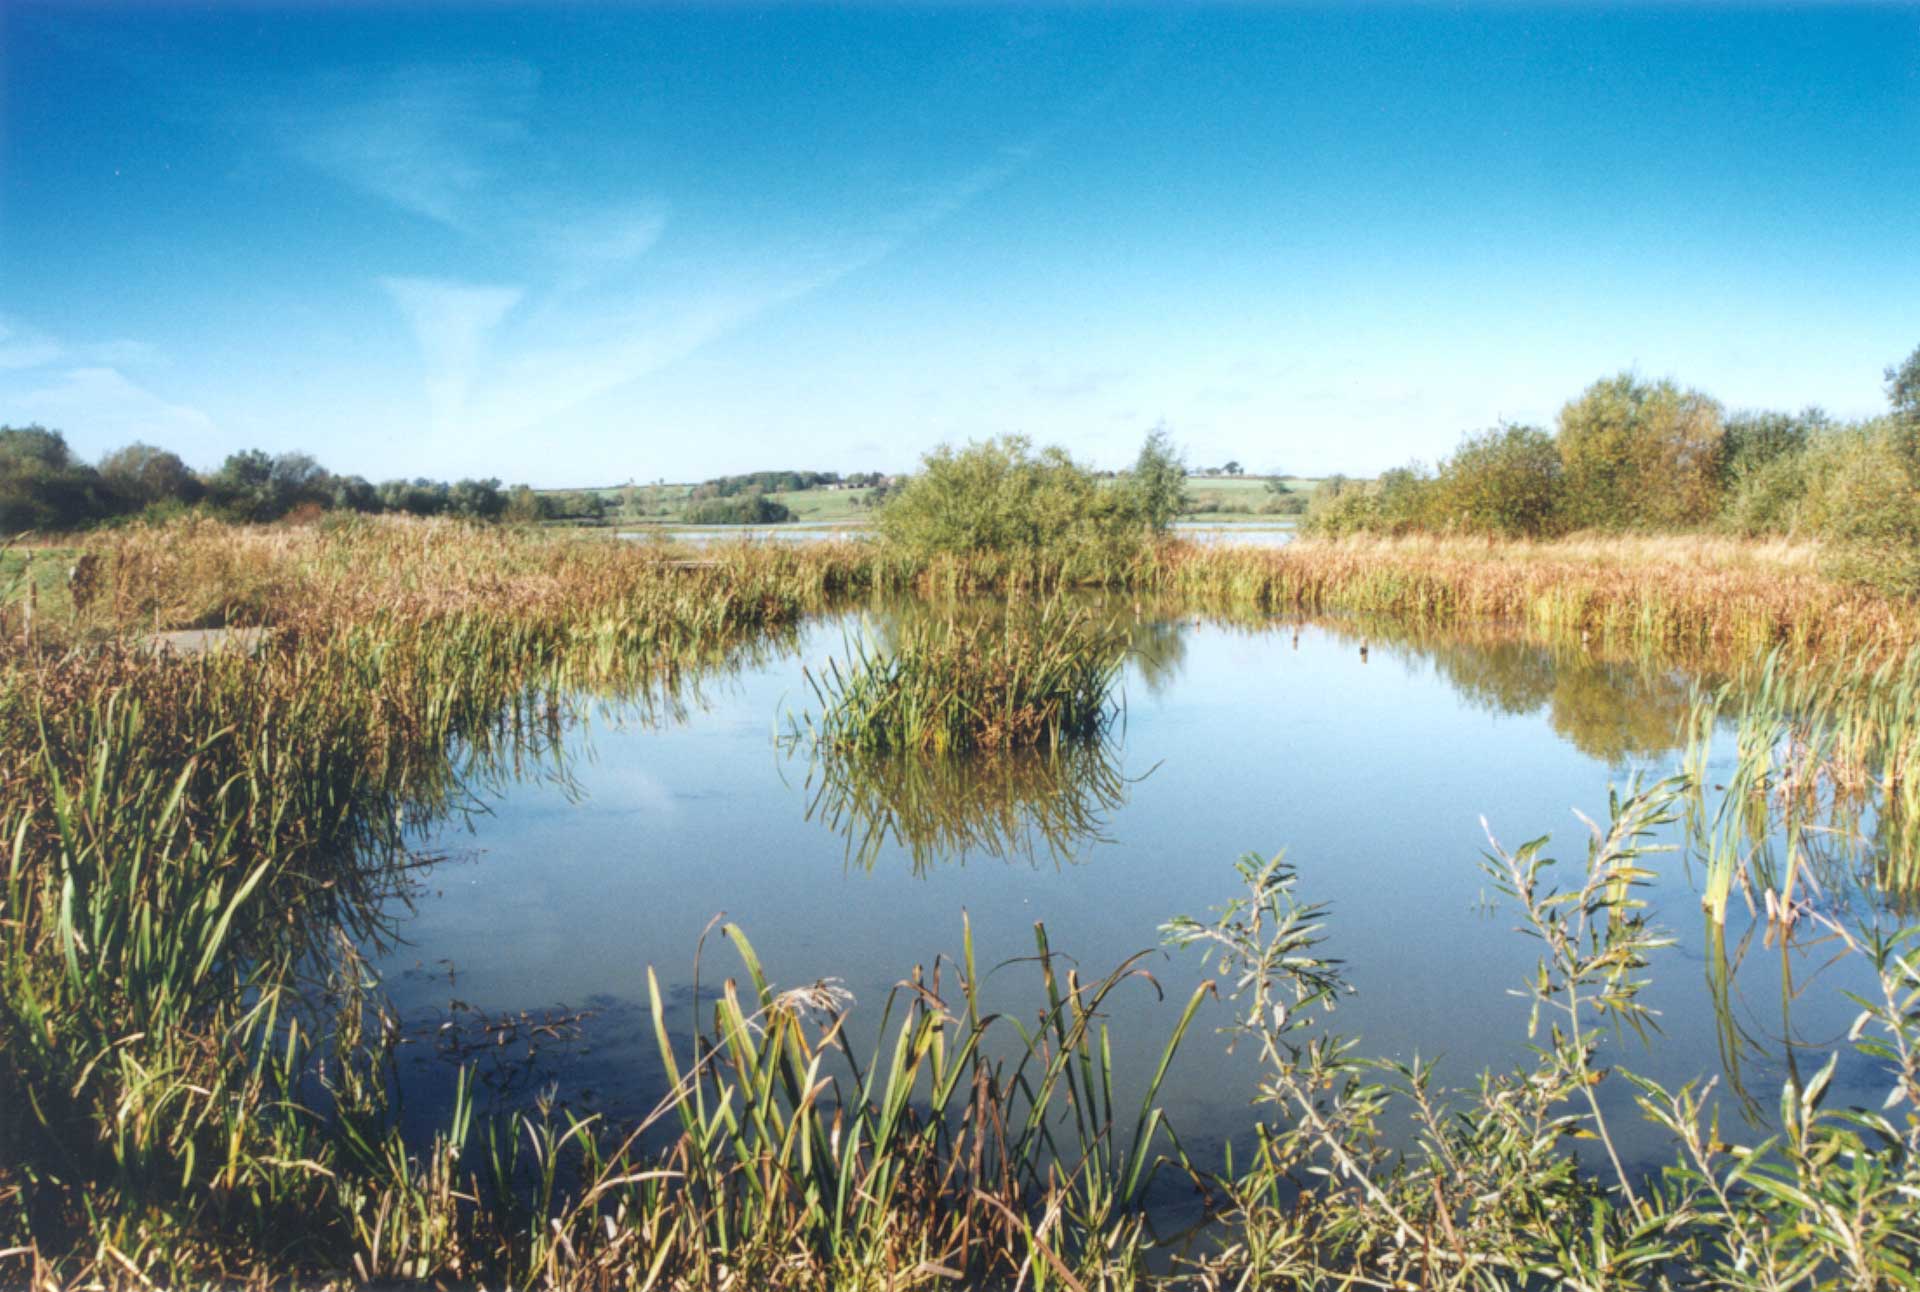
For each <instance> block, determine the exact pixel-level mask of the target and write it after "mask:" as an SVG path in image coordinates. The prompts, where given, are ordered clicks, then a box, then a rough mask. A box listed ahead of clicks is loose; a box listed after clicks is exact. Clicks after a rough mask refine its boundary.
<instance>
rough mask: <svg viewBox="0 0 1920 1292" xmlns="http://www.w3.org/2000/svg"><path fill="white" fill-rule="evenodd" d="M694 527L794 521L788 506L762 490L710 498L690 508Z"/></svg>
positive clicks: (689, 520)
mask: <svg viewBox="0 0 1920 1292" xmlns="http://www.w3.org/2000/svg"><path fill="white" fill-rule="evenodd" d="M686 515H687V523H688V524H690V525H777V524H781V523H783V522H785V521H789V520H792V519H793V512H792V511H791V510H790V509H789V508H788V507H787V505H786V504H785V503H782V502H776V501H775V500H774V499H772V498H769V497H767V496H766V495H765V494H763V493H761V492H760V491H759V490H758V489H749V490H747V491H746V492H745V493H738V494H733V495H731V496H729V497H725V498H708V499H706V500H705V501H703V502H698V503H695V504H694V505H693V506H692V507H689V508H688V509H687V514H686Z"/></svg>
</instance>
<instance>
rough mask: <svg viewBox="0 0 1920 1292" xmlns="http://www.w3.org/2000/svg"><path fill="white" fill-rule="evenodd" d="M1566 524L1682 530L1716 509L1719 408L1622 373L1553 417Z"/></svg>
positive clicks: (1721, 440) (1696, 395)
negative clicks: (1562, 475) (1563, 483)
mask: <svg viewBox="0 0 1920 1292" xmlns="http://www.w3.org/2000/svg"><path fill="white" fill-rule="evenodd" d="M1559 446H1560V460H1561V463H1562V464H1563V465H1564V467H1565V469H1566V502H1567V510H1568V519H1569V520H1570V521H1571V523H1572V524H1573V525H1575V526H1591V527H1594V528H1599V529H1685V528H1688V527H1691V526H1695V525H1699V524H1702V523H1704V522H1705V521H1707V520H1708V519H1710V518H1711V517H1712V516H1713V515H1714V514H1715V513H1716V512H1717V511H1718V510H1719V509H1718V506H1717V503H1718V501H1719V484H1720V478H1721V472H1722V467H1723V461H1724V453H1725V448H1726V433H1725V430H1724V428H1723V427H1722V425H1721V417H1720V405H1719V404H1717V403H1715V402H1714V401H1713V400H1712V399H1709V398H1708V397H1707V396H1705V395H1703V394H1701V393H1700V392H1698V391H1695V390H1682V389H1681V388H1680V387H1679V386H1678V385H1676V384H1674V383H1673V382H1672V381H1666V380H1662V381H1657V382H1645V381H1641V380H1640V379H1639V378H1637V377H1635V376H1633V374H1631V373H1621V374H1620V375H1619V376H1617V377H1609V378H1607V379H1606V380H1604V381H1596V382H1595V383H1594V384H1593V385H1591V386H1589V387H1587V389H1586V391H1585V392H1584V393H1583V394H1581V396H1580V397H1579V398H1578V399H1575V400H1573V401H1571V402H1570V403H1568V404H1567V405H1566V407H1564V408H1562V409H1561V410H1560V436H1559Z"/></svg>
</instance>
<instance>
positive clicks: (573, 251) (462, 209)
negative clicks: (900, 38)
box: [276, 63, 1044, 438]
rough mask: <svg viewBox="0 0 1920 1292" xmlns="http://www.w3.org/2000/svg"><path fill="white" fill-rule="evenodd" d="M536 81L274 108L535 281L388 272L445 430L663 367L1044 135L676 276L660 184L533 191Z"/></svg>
mask: <svg viewBox="0 0 1920 1292" xmlns="http://www.w3.org/2000/svg"><path fill="white" fill-rule="evenodd" d="M539 84H540V77H539V74H538V72H537V71H536V70H535V69H533V68H531V67H529V66H526V65H525V64H520V63H499V64H488V65H482V66H461V67H433V66H411V67H402V68H392V69H385V70H380V71H377V72H371V73H370V72H365V71H354V72H338V73H335V74H332V75H330V76H328V77H325V78H322V79H321V80H319V81H316V82H314V83H312V84H310V85H309V86H308V87H307V88H306V90H305V91H303V92H302V93H301V94H299V95H296V96H295V98H296V104H297V106H295V107H294V108H292V109H289V110H286V111H284V112H282V113H281V114H280V115H279V116H278V117H277V118H276V121H277V129H278V131H279V138H280V143H281V145H282V147H283V148H284V149H285V150H286V151H287V152H288V153H289V154H290V155H292V156H293V157H295V158H297V159H298V160H299V161H301V162H302V163H304V164H305V165H308V166H310V167H312V168H314V169H316V170H318V171H320V172H321V173H323V174H326V175H329V176H332V177H333V178H334V179H336V180H338V181H339V182H341V183H342V184H345V185H347V186H348V187H350V188H352V189H354V190H355V191H358V192H362V193H365V194H368V195H371V196H374V197H377V198H380V199H382V200H384V201H385V202H387V203H389V204H390V205H391V206H393V207H395V208H397V209H398V210H401V211H405V212H407V213H409V214H412V215H416V216H420V217H423V218H425V219H429V220H433V221H436V222H438V223H440V224H442V225H445V226H447V227H448V228H451V229H453V230H456V231H457V232H460V233H462V234H464V235H467V236H468V237H469V238H470V239H471V240H472V243H473V244H476V245H479V246H483V247H484V248H485V252H486V255H487V259H488V265H489V269H490V271H491V272H490V273H489V274H488V276H489V277H492V276H493V275H494V274H497V272H498V266H499V265H501V264H502V263H505V264H510V265H515V266H517V271H516V276H519V277H523V278H524V284H525V285H524V286H500V285H489V284H482V283H477V282H466V281H455V280H449V279H447V278H445V277H441V276H433V277H422V276H411V275H393V276H388V277H383V278H380V279H379V280H378V281H379V283H380V286H381V287H382V289H383V290H384V291H385V293H386V294H387V296H388V297H389V298H390V299H391V300H392V301H393V303H394V305H395V306H396V307H397V308H398V309H399V311H400V312H401V314H402V315H403V316H404V317H405V319H406V321H407V324H408V326H409V328H410V329H411V330H412V332H413V335H414V337H415V338H416V340H417V342H418V344H419V346H420V350H421V355H422V360H423V371H424V387H425V395H426V400H427V403H428V406H429V409H430V411H431V416H432V421H433V425H434V427H435V429H436V432H437V433H439V434H442V435H445V434H451V433H454V432H456V431H457V432H458V433H459V434H460V435H461V436H463V437H468V438H472V437H476V436H493V437H504V436H507V435H512V434H515V433H518V432H520V431H524V430H525V429H527V428H529V427H532V426H536V425H539V424H541V423H544V422H547V421H550V420H552V419H554V418H557V417H560V416H562V415H564V414H566V413H568V412H570V411H572V410H573V409H575V408H578V407H580V406H581V405H584V404H586V403H588V402H589V401H592V400H595V399H598V398H600V397H602V396H604V395H606V394H607V393H608V392H609V391H612V390H614V389H616V388H618V387H620V386H623V385H626V384H628V383H630V382H633V381H636V380H639V379H642V378H644V377H646V376H648V375H650V374H652V373H654V372H657V371H658V370H660V369H661V368H663V367H665V366H667V365H669V364H671V363H673V362H675V361H677V360H679V359H681V358H683V357H685V356H686V355H688V354H690V353H692V352H693V351H695V350H698V349H700V348H701V347H703V346H705V345H707V344H710V343H711V342H713V341H714V340H716V339H718V338H719V337H721V336H724V335H726V334H727V333H729V332H732V331H734V330H736V329H738V328H739V327H742V326H744V325H745V324H747V323H749V322H751V321H752V320H754V319H756V318H758V317H761V316H762V315H765V314H766V313H768V312H770V311H772V310H775V309H778V308H781V307H783V306H786V305H790V304H792V303H793V302H795V301H798V300H800V299H802V298H804V297H806V296H809V295H811V294H813V293H815V292H818V291H820V290H822V289H823V288H825V287H827V286H829V285H831V284H833V283H835V282H838V281H839V280H841V279H843V278H845V277H846V276H847V275H849V274H852V273H855V272H857V271H859V270H860V269H863V268H865V267H867V266H870V265H872V264H874V263H876V262H877V261H880V260H882V259H884V258H886V257H887V256H890V255H892V254H893V253H894V252H895V251H896V250H897V249H898V248H899V247H900V246H901V245H903V244H904V243H906V242H907V241H908V240H910V239H912V238H914V237H916V236H917V235H919V234H920V233H922V232H923V231H925V230H926V229H927V228H929V227H931V226H932V225H934V224H937V223H939V222H941V221H943V220H945V219H947V218H949V217H951V216H952V215H953V214H954V213H955V212H957V211H958V210H960V209H962V208H963V207H965V206H966V205H967V204H969V203H971V202H973V201H975V200H977V199H978V198H979V197H980V196H981V195H983V194H984V193H986V192H988V191H989V190H991V189H993V188H994V187H996V186H998V185H999V184H1001V183H1002V182H1004V181H1005V179H1006V178H1007V177H1008V176H1010V175H1011V174H1013V173H1014V172H1015V171H1016V170H1018V169H1019V168H1020V167H1022V166H1024V165H1026V164H1027V163H1028V162H1029V161H1031V160H1032V158H1033V156H1034V155H1035V154H1036V152H1037V151H1038V150H1039V149H1040V148H1041V147H1042V146H1043V143H1044V140H1042V141H1039V142H1031V143H1025V144H1019V145H1014V146H1009V147H1006V148H1003V149H1001V150H999V151H998V152H996V153H995V154H993V155H992V156H991V157H989V158H988V159H987V161H986V163H985V164H984V165H981V166H979V167H977V168H976V169H974V170H972V171H969V172H966V173H964V174H961V175H960V176H958V177H957V178H951V179H947V180H935V181H930V182H922V183H920V184H917V185H915V186H912V187H896V188H893V189H891V190H880V191H876V192H875V193H874V195H873V201H872V203H871V208H870V209H871V212H872V213H871V214H870V216H869V217H868V218H867V219H865V220H863V221H858V222H856V223H855V224H854V225H852V226H851V227H850V226H849V225H848V224H847V223H846V222H845V221H844V220H843V218H840V217H839V216H838V215H837V214H836V217H835V218H834V219H833V220H832V221H831V222H828V221H827V220H826V219H824V218H823V220H822V222H821V227H820V228H818V229H817V230H815V231H814V232H812V233H811V234H809V233H807V232H806V231H805V229H804V219H796V220H794V221H792V222H791V224H790V226H789V227H790V228H792V227H793V226H799V228H800V232H797V233H789V235H788V242H787V245H786V246H785V247H784V248H783V249H780V250H775V249H770V248H768V247H766V246H754V245H747V246H741V247H739V248H738V249H737V251H736V252H734V253H732V254H728V253H727V252H726V251H724V250H722V251H721V252H719V253H718V254H715V253H714V252H713V251H711V250H709V251H707V252H706V253H704V255H703V257H702V263H701V264H700V265H699V266H698V267H696V268H693V269H689V267H688V266H687V264H686V263H685V262H684V261H682V262H680V263H678V264H677V265H676V269H675V274H674V281H673V283H672V284H671V285H667V284H666V283H664V282H663V281H662V280H661V278H660V275H659V274H658V273H656V272H650V266H651V264H652V255H653V253H654V251H655V249H656V247H658V246H659V245H660V244H661V243H662V241H663V239H665V238H666V237H667V236H668V230H669V220H668V204H667V203H666V202H665V201H664V200H662V199H661V198H659V197H658V196H657V195H653V194H645V193H636V194H627V195H611V196H601V197H598V198H595V199H590V200H582V199H580V198H578V197H577V196H569V195H566V194H561V195H558V196H556V195H554V194H541V193H537V192H534V191H532V189H531V188H530V187H529V185H528V183H527V181H526V180H525V178H524V176H525V173H526V172H525V168H524V167H521V166H519V165H518V164H517V163H516V161H515V156H514V154H515V152H516V150H519V149H521V148H522V146H523V145H524V144H526V143H527V141H528V128H527V122H528V119H529V116H530V114H531V113H532V111H533V108H534V106H535V96H536V94H537V91H538V88H539ZM521 160H524V158H522V159H521ZM701 232H703V233H707V234H709V235H710V234H711V230H703V231H701ZM446 250H447V249H446V248H441V249H439V251H438V252H437V254H440V255H442V256H444V253H445V252H446ZM454 250H455V252H456V253H457V250H458V249H457V248H455V249H454ZM689 275H691V276H692V277H691V280H689ZM476 277H477V275H476Z"/></svg>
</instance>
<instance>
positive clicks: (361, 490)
mask: <svg viewBox="0 0 1920 1292" xmlns="http://www.w3.org/2000/svg"><path fill="white" fill-rule="evenodd" d="M330 485H331V491H332V494H333V505H334V506H335V507H337V508H339V509H340V510H342V511H357V512H377V511H379V510H380V491H379V490H378V489H376V488H374V486H373V485H372V484H370V483H369V482H368V480H367V478H366V477H365V476H334V477H333V479H332V480H331V482H330Z"/></svg>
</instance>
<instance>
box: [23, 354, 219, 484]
mask: <svg viewBox="0 0 1920 1292" xmlns="http://www.w3.org/2000/svg"><path fill="white" fill-rule="evenodd" d="M23 376H24V380H23V379H22V378H15V379H14V382H15V383H18V387H17V389H15V390H7V389H6V388H4V387H0V406H4V407H5V409H6V410H7V417H8V418H9V419H19V420H24V421H29V422H39V423H41V424H43V425H46V426H51V427H54V428H56V429H59V430H64V431H65V432H67V439H68V442H69V443H71V444H72V445H73V446H74V448H75V449H76V451H78V452H80V453H82V454H83V455H85V456H89V457H91V456H95V455H97V454H99V453H101V452H104V451H106V450H108V449H112V448H116V447H118V446H120V445H123V444H128V443H131V442H132V441H134V440H145V441H146V442H148V443H150V444H159V445H164V446H165V447H167V448H170V449H172V450H174V451H175V452H177V453H179V454H180V455H181V456H183V457H186V458H187V459H188V460H190V461H193V460H203V459H204V458H205V457H206V456H207V455H208V454H211V453H213V452H215V451H216V445H217V442H218V433H217V427H216V426H215V423H214V420H213V419H212V418H211V417H209V416H208V415H207V414H206V413H204V412H202V411H201V410H200V409H198V408H194V407H192V406H191V405H187V404H178V403H174V402H172V401H170V400H167V399H164V398H162V397H161V396H159V395H156V394H155V393H154V392H152V391H151V390H148V389H147V388H146V387H144V386H142V385H140V384H139V383H138V382H136V381H134V380H133V379H132V378H130V377H128V376H127V375H126V374H125V373H123V372H121V371H120V370H119V369H118V368H112V367H100V366H90V367H72V368H60V369H57V370H54V371H48V372H37V373H33V374H31V375H30V376H25V375H23Z"/></svg>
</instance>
